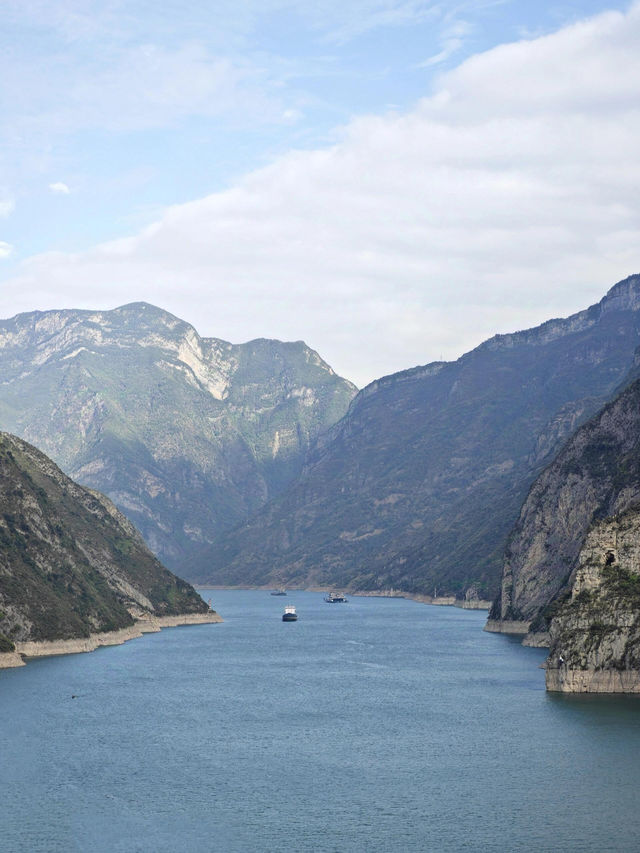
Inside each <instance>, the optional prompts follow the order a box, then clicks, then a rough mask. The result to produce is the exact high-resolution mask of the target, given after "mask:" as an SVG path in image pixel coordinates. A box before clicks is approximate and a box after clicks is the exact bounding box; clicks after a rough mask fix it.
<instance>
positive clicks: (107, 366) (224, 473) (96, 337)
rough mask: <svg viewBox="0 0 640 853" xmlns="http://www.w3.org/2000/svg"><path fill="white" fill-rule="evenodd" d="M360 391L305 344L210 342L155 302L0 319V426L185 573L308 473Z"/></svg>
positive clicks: (164, 559) (162, 557) (266, 341)
mask: <svg viewBox="0 0 640 853" xmlns="http://www.w3.org/2000/svg"><path fill="white" fill-rule="evenodd" d="M355 390H356V389H355V388H354V386H353V385H351V384H350V383H349V382H346V381H345V380H343V379H340V378H339V377H337V376H336V375H335V374H334V373H333V371H332V370H331V368H330V367H329V366H328V365H327V364H325V363H324V362H323V361H322V359H321V358H320V357H319V356H318V355H317V354H316V353H315V352H313V350H311V349H309V348H308V347H307V346H306V345H305V344H304V343H302V342H297V343H281V342H279V341H270V340H256V341H251V342H249V343H247V344H242V345H237V346H236V345H232V344H229V343H226V342H225V341H220V340H216V339H213V338H201V337H199V336H198V334H197V333H196V331H195V330H194V329H193V327H192V326H190V325H189V324H187V323H185V322H183V321H182V320H179V319H178V318H177V317H174V316H173V315H171V314H169V313H167V312H165V311H162V310H160V309H158V308H154V307H153V306H151V305H147V304H145V303H135V304H131V305H125V306H123V307H121V308H117V309H115V310H113V311H73V310H69V311H46V312H34V313H31V314H21V315H18V316H17V317H14V318H13V319H11V320H6V321H2V322H0V427H2V428H3V429H6V430H8V431H10V432H12V433H16V434H17V435H20V436H21V437H23V438H25V439H27V440H28V441H30V442H32V443H33V444H35V445H36V446H37V447H39V448H41V449H42V450H43V451H44V452H45V453H47V454H48V455H49V456H50V457H51V458H52V459H54V461H55V462H56V463H57V464H59V465H60V466H61V467H62V468H63V470H64V471H65V472H66V473H67V474H69V475H70V476H72V477H73V478H74V479H75V480H77V481H78V482H80V483H82V484H84V485H87V486H90V487H92V488H96V489H99V490H100V491H102V492H104V493H105V494H107V495H108V496H109V497H110V498H111V499H112V500H113V501H114V503H115V504H116V505H117V506H118V507H119V508H120V509H121V510H122V511H123V512H124V513H125V514H126V515H127V517H128V518H129V519H131V520H132V521H133V523H134V524H135V525H136V527H137V528H138V529H139V530H140V531H141V532H142V535H143V536H144V538H145V541H146V542H147V544H148V545H149V546H150V548H151V549H152V550H153V551H154V552H155V553H156V554H157V555H159V556H160V558H161V559H162V560H163V562H165V563H166V564H167V565H169V566H171V567H174V568H176V569H178V570H179V571H180V573H182V574H188V567H189V562H190V556H191V554H192V553H193V551H194V549H195V548H200V547H201V546H202V544H203V543H206V542H209V541H211V540H212V539H213V538H214V537H215V535H216V534H218V533H220V532H221V531H223V530H225V529H227V528H229V527H231V526H233V525H235V524H238V523H239V522H241V521H243V520H245V519H246V518H247V517H248V515H249V514H251V513H252V512H254V511H255V510H256V509H258V508H259V507H260V506H261V505H262V504H263V503H264V502H265V501H266V500H267V498H269V497H270V496H272V495H274V494H277V493H278V492H279V491H280V490H281V489H282V488H283V487H284V486H285V485H286V484H287V483H288V482H289V481H290V480H291V478H293V477H294V476H295V475H297V474H298V473H299V471H300V469H301V467H302V459H303V456H304V453H305V451H306V449H307V447H308V446H309V444H310V442H311V441H312V440H313V439H314V438H315V437H316V436H317V435H318V434H319V433H320V432H321V431H322V430H324V429H326V428H327V427H329V426H331V425H332V424H333V423H335V422H336V421H337V420H339V418H340V417H341V416H342V415H343V414H344V413H345V411H346V410H347V407H348V405H349V402H350V401H351V399H352V397H353V395H354V394H355Z"/></svg>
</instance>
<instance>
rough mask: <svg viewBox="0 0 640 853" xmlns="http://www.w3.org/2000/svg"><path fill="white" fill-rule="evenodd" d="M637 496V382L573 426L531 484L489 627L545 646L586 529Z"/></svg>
mask: <svg viewBox="0 0 640 853" xmlns="http://www.w3.org/2000/svg"><path fill="white" fill-rule="evenodd" d="M639 498H640V380H634V381H633V382H632V383H631V385H629V386H628V387H627V388H626V389H625V390H624V391H623V392H622V393H621V394H620V395H619V396H618V397H617V398H616V399H615V400H614V401H613V402H612V403H610V404H608V405H607V406H605V407H604V408H603V409H602V411H601V412H599V413H598V414H597V415H596V416H595V417H594V418H593V419H592V420H591V421H589V423H587V424H585V425H583V426H582V427H581V428H580V429H578V431H577V432H576V433H575V435H574V436H573V437H572V438H571V439H570V440H569V441H568V442H567V444H566V446H565V447H564V448H563V450H562V451H561V452H560V454H559V455H558V457H557V458H556V459H555V460H554V462H553V463H552V464H551V465H550V466H549V467H548V468H547V469H546V470H545V471H544V472H543V473H542V474H541V475H540V477H539V478H538V479H537V480H536V482H535V483H534V485H533V486H532V488H531V490H530V492H529V495H528V497H527V499H526V501H525V503H524V505H523V507H522V510H521V513H520V517H519V519H518V521H517V523H516V525H515V528H514V530H513V532H512V535H511V537H510V540H509V543H508V546H507V549H506V554H505V560H504V570H503V578H502V590H501V593H500V596H499V597H498V599H497V601H496V602H495V604H494V606H493V608H492V611H491V614H490V621H489V623H488V629H489V630H507V631H510V632H518V631H519V632H521V633H526V632H527V631H528V630H529V629H531V634H532V635H533V636H530V637H529V639H528V642H531V643H536V642H539V643H541V644H546V642H547V639H546V632H547V630H548V626H549V613H550V611H549V610H548V605H549V604H550V602H551V601H552V599H554V597H555V596H556V595H557V594H559V593H560V592H561V591H562V590H563V588H565V587H566V586H567V584H568V583H569V581H570V577H571V573H572V571H573V570H574V569H575V567H576V565H577V560H578V555H579V553H580V549H581V547H582V544H583V541H584V538H585V536H586V533H587V531H588V529H589V527H590V526H591V525H592V523H593V522H594V521H597V520H598V519H602V518H605V517H608V516H612V515H615V514H618V513H620V512H623V511H624V510H625V509H626V508H627V507H629V506H630V505H632V504H634V503H635V502H636V501H637V500H638V499H639ZM535 635H539V636H538V639H537V640H536V638H535Z"/></svg>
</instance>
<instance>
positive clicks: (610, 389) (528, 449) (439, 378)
mask: <svg viewBox="0 0 640 853" xmlns="http://www.w3.org/2000/svg"><path fill="white" fill-rule="evenodd" d="M639 342H640V276H633V277H631V278H629V279H627V280H625V281H623V282H620V283H619V284H617V285H616V286H615V287H613V288H612V289H611V291H610V292H609V293H608V294H607V295H606V296H605V297H604V298H603V299H602V300H601V302H600V303H598V304H597V305H594V306H592V307H591V308H589V309H587V310H585V311H582V312H580V313H578V314H576V315H574V316H572V317H569V318H568V319H566V320H550V321H549V322H547V323H544V324H543V325H542V326H540V327H538V328H536V329H532V330H529V331H524V332H517V333H515V334H510V335H499V336H496V337H494V338H492V339H491V340H489V341H487V342H485V343H484V344H482V345H481V346H480V347H478V348H477V349H475V350H473V351H472V352H470V353H467V354H466V355H464V356H463V357H462V358H460V359H459V360H458V361H456V362H454V363H448V364H441V363H438V364H433V365H429V366H427V367H423V368H415V369H413V370H409V371H406V372H404V373H399V374H395V375H393V376H389V377H385V378H384V379H381V380H379V381H377V382H374V383H372V385H370V386H368V387H367V388H365V389H364V390H363V391H361V392H360V394H358V396H357V397H356V399H355V400H354V401H353V403H352V405H351V407H350V409H349V411H348V413H347V414H346V415H345V417H344V418H343V419H342V420H341V421H340V422H339V423H338V424H337V425H336V426H335V427H333V428H332V429H331V430H330V431H329V432H328V433H327V434H326V435H324V436H321V437H320V439H319V440H318V442H317V443H316V445H315V447H314V448H312V450H311V451H310V453H309V454H308V456H307V462H306V465H305V468H304V470H303V472H302V474H301V476H300V477H299V478H298V480H297V481H295V482H294V484H293V485H292V486H291V487H290V488H289V489H288V490H287V491H286V492H284V493H283V494H282V495H280V496H278V497H277V498H275V499H274V500H272V501H270V502H269V503H267V504H266V505H265V506H264V507H263V508H262V509H261V510H260V511H259V512H258V513H257V514H256V515H255V517H254V518H253V519H252V520H251V521H250V522H249V523H248V524H247V525H244V526H241V527H239V528H237V529H236V530H234V531H232V532H230V533H226V534H223V535H222V536H220V537H219V538H218V539H217V540H216V541H215V543H214V544H213V545H212V546H211V547H208V548H205V549H203V553H202V555H201V557H200V559H199V560H198V563H197V565H194V567H193V569H192V570H191V572H190V577H192V578H198V579H200V580H203V581H204V580H206V581H209V582H212V583H216V584H222V585H226V584H238V585H242V584H247V583H250V584H269V585H272V584H286V585H289V586H294V585H299V586H308V585H318V586H341V587H346V586H348V587H350V588H351V589H356V590H379V591H391V590H395V591H398V592H405V593H413V594H422V595H425V596H434V597H435V596H438V597H440V596H449V595H455V596H457V597H458V598H463V597H465V596H466V597H471V598H473V597H479V598H480V599H488V598H493V597H494V596H495V594H496V593H497V591H498V588H499V583H500V572H501V568H502V556H503V552H504V546H505V542H506V539H507V535H508V533H509V531H510V529H511V528H512V526H513V524H514V522H515V521H516V519H517V517H518V512H519V510H520V508H521V506H522V502H523V500H524V498H525V497H526V494H527V491H528V489H529V487H530V485H531V483H532V482H533V480H534V479H535V477H536V476H537V475H538V474H539V473H540V471H541V470H542V469H543V468H544V466H545V465H547V464H548V463H549V462H550V461H551V460H552V459H553V458H554V456H555V455H556V453H557V452H558V450H559V449H560V448H561V446H562V445H563V443H564V442H565V441H566V439H567V437H568V436H569V435H570V434H571V433H572V432H573V431H574V430H575V429H576V427H577V426H579V425H580V424H581V423H582V422H584V421H585V420H586V419H588V418H589V417H590V416H591V415H593V413H594V412H596V411H598V409H599V408H600V407H601V406H602V405H603V403H605V402H606V401H607V400H609V399H610V398H611V396H612V394H613V393H614V391H615V389H616V388H617V387H618V386H619V385H620V383H621V382H622V380H623V379H624V377H625V376H626V375H627V374H628V371H629V369H630V367H631V365H632V363H633V356H634V351H635V349H636V347H637V346H638V343H639Z"/></svg>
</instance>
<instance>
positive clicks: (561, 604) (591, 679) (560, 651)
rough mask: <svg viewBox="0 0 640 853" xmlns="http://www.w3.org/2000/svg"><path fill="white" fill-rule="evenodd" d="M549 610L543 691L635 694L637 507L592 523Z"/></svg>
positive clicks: (639, 632)
mask: <svg viewBox="0 0 640 853" xmlns="http://www.w3.org/2000/svg"><path fill="white" fill-rule="evenodd" d="M552 611H553V612H552V618H551V626H550V631H549V635H550V643H551V649H550V653H549V658H548V660H547V664H546V684H547V689H548V690H553V691H561V692H568V693H640V507H638V506H634V507H633V508H630V509H628V510H627V511H626V512H623V513H621V514H620V515H617V516H615V517H613V518H607V519H603V520H601V521H599V522H596V523H595V524H594V526H593V527H592V529H591V530H590V531H589V533H588V535H587V537H586V539H585V542H584V545H583V546H582V549H581V550H580V554H579V558H578V568H577V570H576V572H575V575H574V576H573V579H572V583H571V585H570V590H569V591H567V592H566V593H565V595H564V596H561V597H559V598H558V599H557V600H556V601H555V603H554V605H553V607H552Z"/></svg>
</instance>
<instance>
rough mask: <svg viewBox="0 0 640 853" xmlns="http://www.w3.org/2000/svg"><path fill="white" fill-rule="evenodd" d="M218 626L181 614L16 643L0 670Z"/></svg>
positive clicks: (201, 616) (209, 616) (211, 616)
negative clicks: (166, 632) (187, 628)
mask: <svg viewBox="0 0 640 853" xmlns="http://www.w3.org/2000/svg"><path fill="white" fill-rule="evenodd" d="M217 622H222V617H221V616H220V615H219V614H218V613H216V612H215V611H212V612H210V613H185V614H183V615H181V616H150V617H148V618H146V619H138V620H136V622H135V624H134V625H131V626H130V627H128V628H121V629H120V630H119V631H107V632H105V633H103V634H90V635H89V636H88V637H77V638H75V639H72V640H43V641H38V642H35V641H30V642H26V643H16V650H15V652H3V653H1V654H0V669H9V668H12V667H16V666H24V665H25V663H26V661H25V660H24V658H35V657H48V656H51V655H72V654H78V653H80V652H92V651H94V650H95V649H97V648H99V647H100V646H118V645H120V644H122V643H126V642H127V641H128V640H135V639H137V638H138V637H142V635H143V634H150V633H155V632H157V631H160V630H161V629H162V628H176V627H178V626H180V625H203V624H208V623H217Z"/></svg>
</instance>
